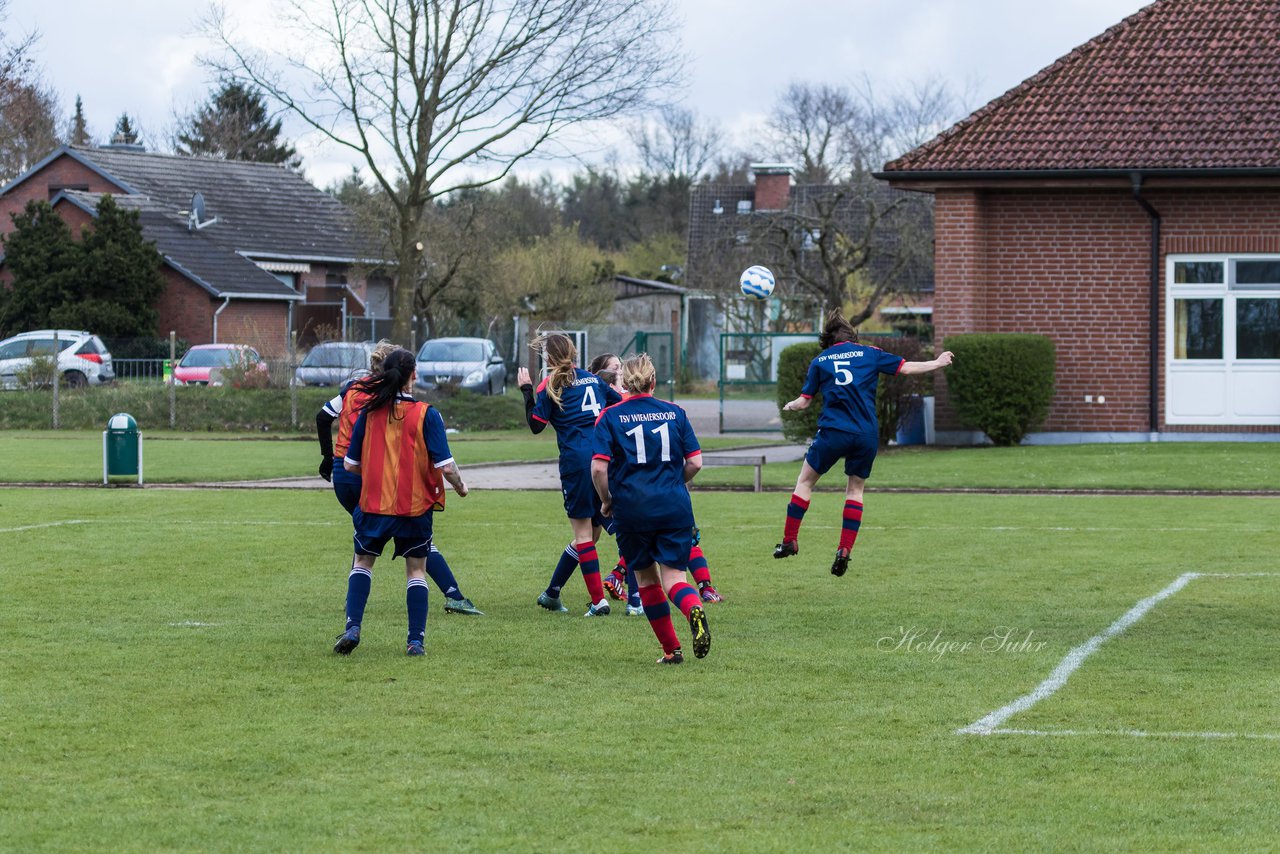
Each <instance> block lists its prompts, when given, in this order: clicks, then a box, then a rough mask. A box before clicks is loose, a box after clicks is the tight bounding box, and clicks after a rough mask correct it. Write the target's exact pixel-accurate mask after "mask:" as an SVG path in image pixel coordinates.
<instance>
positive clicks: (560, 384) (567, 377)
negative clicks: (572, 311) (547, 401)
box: [530, 332, 578, 406]
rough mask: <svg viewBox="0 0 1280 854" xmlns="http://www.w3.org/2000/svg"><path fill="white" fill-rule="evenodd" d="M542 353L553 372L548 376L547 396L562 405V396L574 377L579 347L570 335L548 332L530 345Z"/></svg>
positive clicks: (557, 404) (556, 403)
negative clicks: (575, 345) (574, 343)
mask: <svg viewBox="0 0 1280 854" xmlns="http://www.w3.org/2000/svg"><path fill="white" fill-rule="evenodd" d="M530 346H531V347H533V349H535V350H537V351H539V352H540V353H542V357H543V358H544V359H546V361H547V365H548V366H550V368H551V373H550V374H549V375H548V376H547V397H549V398H551V400H552V402H553V403H555V405H556V406H560V405H561V404H560V396H561V395H562V394H563V393H564V390H565V389H566V388H568V387H569V385H570V384H571V383H572V382H573V379H574V365H575V364H576V363H577V361H578V349H577V348H576V347H574V346H573V341H571V340H569V336H568V335H561V334H560V333H559V332H548V333H544V334H542V335H539V336H538V337H537V338H535V339H534V341H533V344H531V345H530Z"/></svg>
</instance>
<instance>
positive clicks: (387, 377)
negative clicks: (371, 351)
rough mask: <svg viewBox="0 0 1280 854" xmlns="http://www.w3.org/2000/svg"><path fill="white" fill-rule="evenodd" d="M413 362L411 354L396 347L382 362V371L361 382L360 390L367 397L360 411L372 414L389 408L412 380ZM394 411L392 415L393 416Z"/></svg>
mask: <svg viewBox="0 0 1280 854" xmlns="http://www.w3.org/2000/svg"><path fill="white" fill-rule="evenodd" d="M414 368H415V362H414V358H413V354H412V353H410V352H409V351H408V350H406V349H404V348H403V347H396V348H395V349H393V350H392V351H391V352H390V353H388V354H387V356H386V358H384V359H383V360H382V370H380V371H378V372H377V373H375V374H372V375H370V376H369V377H368V378H367V379H366V380H364V381H363V382H361V384H360V388H361V390H362V391H363V392H364V393H365V394H367V395H369V399H368V400H367V401H365V404H364V406H363V407H362V409H363V410H364V411H365V412H372V411H373V410H375V409H381V408H382V407H384V406H389V405H391V404H392V402H393V401H395V399H396V395H397V394H399V393H400V392H401V391H402V390H403V389H404V387H405V385H407V384H408V383H409V381H410V380H411V379H412V378H413V371H414ZM394 414H395V413H394V411H393V412H392V415H393V416H394Z"/></svg>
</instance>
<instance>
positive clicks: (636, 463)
mask: <svg viewBox="0 0 1280 854" xmlns="http://www.w3.org/2000/svg"><path fill="white" fill-rule="evenodd" d="M701 453H702V449H701V448H699V447H698V437H697V436H695V435H694V434H693V427H691V426H690V425H689V417H688V416H687V415H686V414H685V411H684V410H683V409H681V408H680V407H678V406H676V405H675V404H674V403H668V402H667V401H665V400H658V399H657V398H656V397H654V396H653V395H651V394H637V395H633V396H632V397H628V398H627V399H626V400H624V401H622V403H619V404H618V405H617V406H610V407H609V408H608V409H606V410H605V411H604V412H603V413H601V415H600V420H599V421H598V422H597V423H596V436H595V453H594V459H597V460H606V461H607V462H608V463H609V491H610V493H611V494H612V496H613V518H614V519H616V520H617V522H618V526H619V527H620V528H621V529H622V530H625V531H663V530H670V529H674V528H683V527H686V526H692V525H693V505H692V503H691V502H690V501H689V489H688V488H687V487H686V486H685V485H684V461H685V460H686V459H688V458H690V457H695V456H697V455H698V454H701Z"/></svg>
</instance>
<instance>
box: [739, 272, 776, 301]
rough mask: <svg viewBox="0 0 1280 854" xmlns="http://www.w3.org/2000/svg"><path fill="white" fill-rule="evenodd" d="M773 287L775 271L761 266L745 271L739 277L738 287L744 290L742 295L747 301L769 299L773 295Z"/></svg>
mask: <svg viewBox="0 0 1280 854" xmlns="http://www.w3.org/2000/svg"><path fill="white" fill-rule="evenodd" d="M773 285H774V279H773V271H771V270H770V269H769V268H768V267H761V266H760V265H759V264H756V265H755V266H753V267H748V268H747V269H745V270H743V271H742V275H741V276H739V277H738V287H740V288H742V295H743V296H744V297H746V298H747V299H768V298H769V295H770V294H772V293H773Z"/></svg>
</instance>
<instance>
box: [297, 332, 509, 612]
mask: <svg viewBox="0 0 1280 854" xmlns="http://www.w3.org/2000/svg"><path fill="white" fill-rule="evenodd" d="M395 349H396V345H394V344H392V343H391V342H390V341H387V340H386V339H383V340H382V341H379V342H378V344H377V346H376V347H374V348H373V352H372V353H370V354H369V372H370V376H371V377H372V376H376V375H377V374H379V373H380V372H381V371H382V362H383V360H384V359H385V358H386V357H387V355H388V354H389V353H391V352H392V351H393V350H395ZM367 399H368V393H367V391H366V390H365V387H364V385H363V384H361V382H360V380H354V381H352V382H348V383H346V384H345V385H344V386H343V387H342V390H341V391H340V392H339V393H338V394H337V395H336V396H334V397H333V398H332V399H331V400H329V401H327V402H326V403H325V404H324V406H322V407H321V408H320V411H319V412H317V413H316V435H317V436H318V438H319V439H320V476H321V477H322V478H324V479H325V480H332V482H333V492H334V495H336V496H337V499H338V503H339V504H341V505H342V509H343V510H346V511H347V513H349V514H350V513H353V512H354V511H355V509H356V504H357V503H358V502H359V501H360V475H358V474H354V473H352V472H349V471H347V470H346V467H345V466H343V465H342V464H341V463H339V464H338V466H337V468H334V465H333V458H334V454H335V452H336V454H337V456H338V459H339V460H341V459H342V457H344V456H345V455H346V453H347V445H348V444H349V443H350V441H351V428H352V427H354V426H355V423H356V418H357V417H358V416H359V414H360V408H361V407H362V406H363V405H364V403H365V401H366V400H367ZM334 422H337V424H338V438H337V441H336V442H335V441H334V439H333V424H334ZM427 575H429V576H430V577H431V580H432V581H434V582H435V585H436V587H439V588H440V592H441V593H443V594H444V611H445V613H446V614H467V615H470V616H475V617H483V616H484V612H483V611H481V610H480V609H478V608H477V607H476V606H475V604H474V603H472V601H471V600H470V599H469V598H467V596H465V595H464V594H463V592H462V589H461V587H460V586H459V584H458V579H457V578H455V577H454V574H453V570H452V569H451V568H450V567H449V562H448V561H447V560H445V557H444V555H443V554H442V553H441V552H440V550H439V549H438V548H437V547H436V544H435V543H434V542H433V543H432V544H431V553H430V554H429V555H428V556H427Z"/></svg>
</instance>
